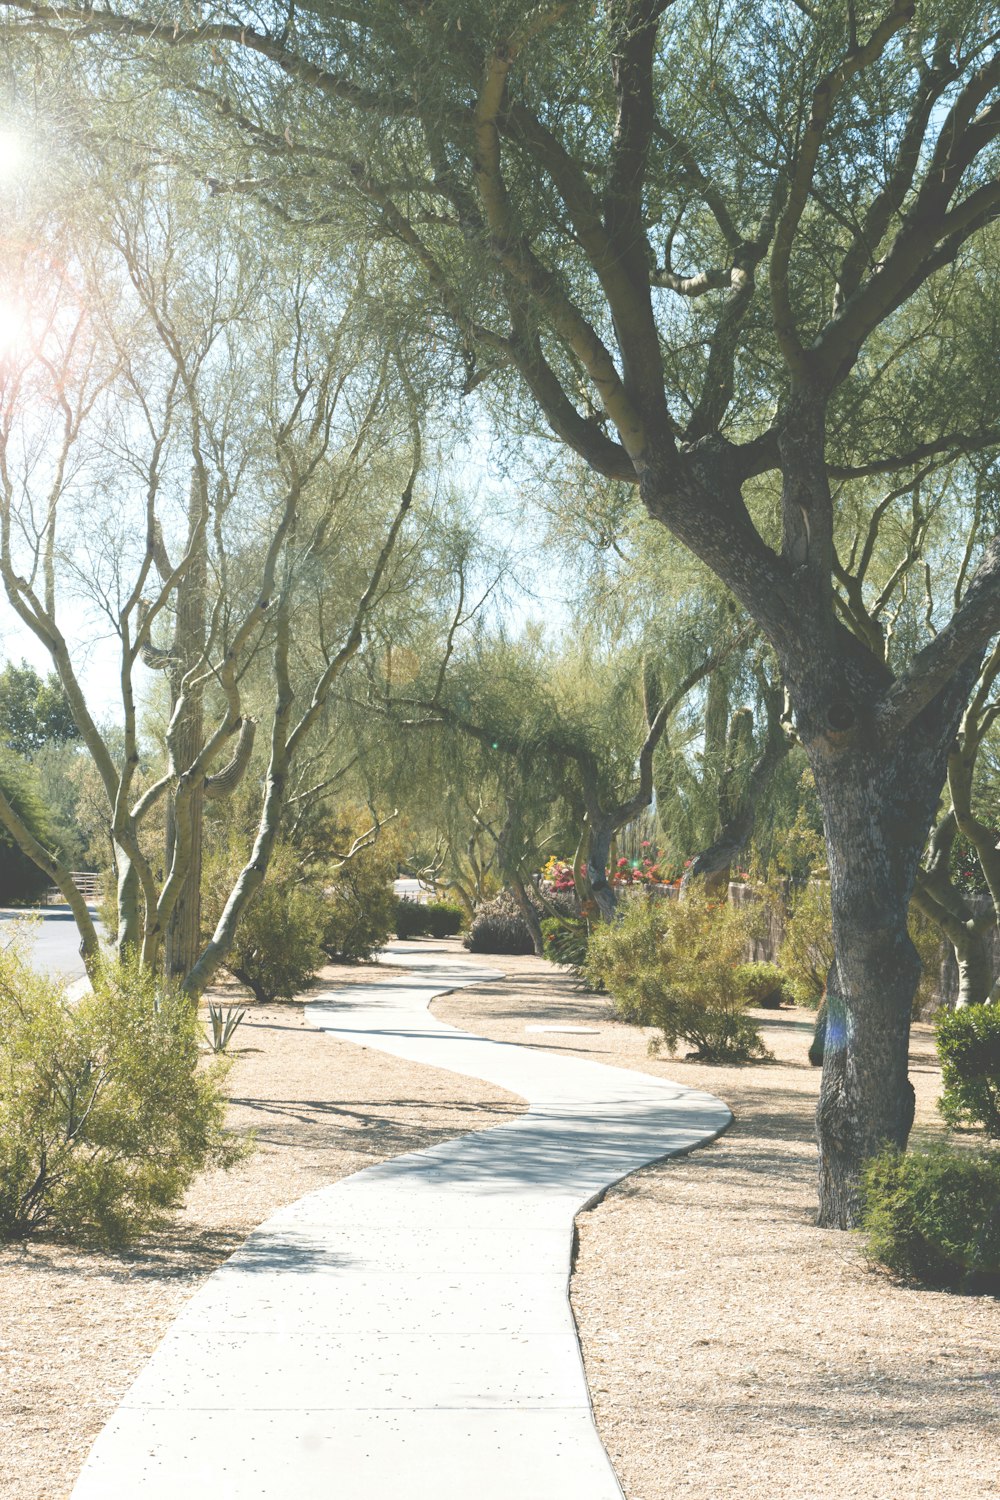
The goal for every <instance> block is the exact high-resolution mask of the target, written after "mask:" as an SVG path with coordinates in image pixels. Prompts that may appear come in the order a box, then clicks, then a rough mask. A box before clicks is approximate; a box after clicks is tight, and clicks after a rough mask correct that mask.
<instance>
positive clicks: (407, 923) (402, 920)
mask: <svg viewBox="0 0 1000 1500" xmlns="http://www.w3.org/2000/svg"><path fill="white" fill-rule="evenodd" d="M395 927H396V936H397V937H398V938H418V937H427V935H428V933H429V932H430V930H431V924H430V918H429V917H428V915H427V907H426V905H425V904H424V903H423V902H421V901H414V900H412V899H411V898H410V897H409V896H400V897H399V898H398V899H397V901H396V914H395Z"/></svg>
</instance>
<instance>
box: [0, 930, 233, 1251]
mask: <svg viewBox="0 0 1000 1500" xmlns="http://www.w3.org/2000/svg"><path fill="white" fill-rule="evenodd" d="M200 1040H201V1027H200V1024H199V1021H198V1013H197V1010H196V1008H195V1006H194V1005H193V1004H192V1002H191V1000H190V999H189V998H188V997H187V996H183V995H180V994H178V993H176V992H175V991H170V990H164V989H162V988H158V986H157V984H156V981H155V980H154V979H153V977H152V976H151V975H150V974H149V973H148V971H145V970H143V969H141V968H140V967H139V965H138V964H137V963H135V962H130V963H127V964H118V963H113V962H110V961H108V962H107V963H106V964H105V965H104V966H103V967H102V969H101V971H100V973H99V975H98V976H97V979H96V982H95V987H94V991H93V993H92V994H90V995H87V996H85V997H84V998H83V999H82V1000H80V1002H79V1003H78V1004H77V1005H74V1006H69V1005H67V1004H66V1001H65V998H64V996H63V993H62V990H61V988H60V987H59V986H58V985H57V984H54V983H53V982H52V981H51V980H49V979H47V978H44V977H42V976H40V975H38V974H35V973H33V972H32V971H30V970H29V969H28V968H27V967H26V966H25V965H24V964H22V963H21V962H20V960H19V959H18V958H17V957H16V956H13V955H11V954H10V953H6V954H3V955H0V1238H2V1239H13V1238H23V1237H24V1236H27V1235H30V1234H33V1233H36V1232H38V1231H40V1230H46V1231H52V1232H56V1233H58V1234H60V1235H63V1236H66V1237H69V1238H72V1239H74V1240H79V1241H88V1242H94V1243H98V1244H105V1245H120V1244H125V1243H128V1242H129V1241H131V1240H134V1239H135V1238H136V1237H137V1236H138V1235H140V1234H143V1233H144V1232H146V1231H148V1230H149V1229H150V1228H152V1227H153V1226H154V1225H155V1224H156V1223H157V1222H158V1221H160V1220H161V1219H162V1218H163V1217H164V1215H165V1213H166V1211H167V1210H168V1209H170V1208H172V1207H173V1206H174V1205H175V1204H176V1203H177V1202H178V1201H179V1199H180V1198H181V1196H182V1194H183V1193H184V1191H185V1189H186V1188H187V1186H188V1184H189V1183H190V1182H191V1180H192V1178H193V1177H194V1176H195V1173H196V1172H198V1171H200V1170H201V1168H203V1167H204V1166H206V1165H208V1164H214V1165H228V1164H230V1163H231V1162H232V1161H233V1160H234V1159H236V1157H237V1156H239V1155H240V1154H242V1152H241V1150H240V1149H238V1148H237V1147H236V1145H235V1144H227V1141H226V1138H225V1136H224V1134H223V1116H224V1112H225V1104H226V1101H225V1097H224V1095H223V1093H222V1091H221V1087H220V1083H221V1079H222V1077H223V1076H224V1073H225V1068H226V1064H224V1063H218V1062H217V1063H215V1064H213V1065H212V1066H210V1067H200V1066H199V1042H200Z"/></svg>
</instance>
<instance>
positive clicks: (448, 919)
mask: <svg viewBox="0 0 1000 1500" xmlns="http://www.w3.org/2000/svg"><path fill="white" fill-rule="evenodd" d="M464 925H465V913H464V911H463V910H462V908H461V907H460V906H454V905H453V904H452V903H451V902H450V901H427V902H420V901H412V900H410V898H409V897H407V896H401V897H400V898H399V900H398V901H397V902H396V936H397V937H398V938H418V937H433V938H446V937H457V936H458V934H459V933H460V932H461V930H462V928H463V926H464Z"/></svg>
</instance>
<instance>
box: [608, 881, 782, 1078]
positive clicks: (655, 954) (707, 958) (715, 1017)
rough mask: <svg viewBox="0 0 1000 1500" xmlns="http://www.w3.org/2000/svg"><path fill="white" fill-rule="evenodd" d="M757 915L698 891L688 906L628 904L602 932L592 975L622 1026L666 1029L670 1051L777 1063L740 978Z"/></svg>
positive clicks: (723, 1059)
mask: <svg viewBox="0 0 1000 1500" xmlns="http://www.w3.org/2000/svg"><path fill="white" fill-rule="evenodd" d="M751 921H752V914H751V913H748V912H747V911H746V910H745V909H740V908H735V907H732V906H730V905H729V904H728V903H726V902H717V901H712V900H710V899H709V898H708V897H707V896H706V895H705V894H704V893H703V892H700V891H692V892H691V893H690V894H688V895H687V896H686V897H685V899H684V900H683V901H662V900H653V901H650V900H648V899H647V898H646V897H645V896H643V895H638V896H635V897H632V898H629V899H627V900H625V901H624V902H623V903H622V909H621V916H620V919H619V920H618V921H616V922H613V923H605V924H602V925H601V926H599V927H595V928H594V929H593V930H592V932H591V935H590V943H589V947H588V951H587V964H586V973H587V977H588V979H589V980H590V981H591V983H594V984H603V985H604V986H605V988H606V989H607V990H608V992H609V994H610V995H611V997H612V999H613V1000H614V1002H615V1006H616V1009H617V1011H618V1014H619V1015H620V1016H621V1017H622V1019H623V1020H626V1021H632V1022H634V1023H636V1024H637V1025H640V1026H655V1027H657V1028H658V1029H659V1031H660V1033H661V1037H662V1041H663V1044H664V1045H665V1046H666V1047H667V1048H668V1050H669V1051H671V1052H676V1050H677V1047H678V1044H679V1043H680V1042H681V1041H684V1042H687V1043H689V1044H690V1045H691V1046H692V1047H693V1049H694V1050H693V1051H692V1052H691V1053H689V1054H688V1055H689V1056H690V1057H693V1058H698V1059H700V1060H703V1061H705V1062H749V1061H752V1060H754V1059H761V1058H767V1057H770V1055H771V1054H770V1053H769V1052H768V1050H767V1048H766V1047H765V1045H764V1042H763V1040H762V1038H761V1035H760V1032H759V1031H758V1029H757V1026H756V1024H755V1022H754V1021H753V1019H752V1018H751V1017H750V1016H748V1015H747V1014H746V1012H745V1010H744V1005H745V997H744V991H743V990H742V989H741V987H740V985H739V983H738V981H737V978H736V975H737V973H738V971H739V969H740V968H742V967H744V966H743V965H742V963H741V958H742V954H743V951H744V949H745V946H746V943H747V939H748V935H749V931H750V923H751Z"/></svg>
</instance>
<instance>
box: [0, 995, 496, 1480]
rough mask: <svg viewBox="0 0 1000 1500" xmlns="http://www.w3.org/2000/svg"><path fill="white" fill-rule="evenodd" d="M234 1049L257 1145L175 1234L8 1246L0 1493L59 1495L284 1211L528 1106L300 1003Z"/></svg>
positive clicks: (239, 1110)
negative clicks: (139, 1379)
mask: <svg viewBox="0 0 1000 1500" xmlns="http://www.w3.org/2000/svg"><path fill="white" fill-rule="evenodd" d="M387 970H388V966H380V967H374V966H368V967H365V968H350V969H349V968H348V967H347V966H341V965H338V966H336V967H335V968H331V969H330V970H328V971H327V972H326V974H325V976H324V979H325V982H326V983H328V984H343V983H346V982H348V980H349V981H350V982H351V983H357V982H360V983H366V982H372V981H375V980H378V979H379V978H381V977H382V976H383V975H384V974H385V973H386V972H387ZM390 972H391V971H390ZM225 999H226V1000H227V1001H231V1000H233V999H241V996H240V992H239V991H238V990H236V989H235V988H234V987H231V988H230V989H229V990H228V991H227V992H226V994H225ZM241 1003H245V1002H244V1001H243V1000H242V999H241ZM231 1055H232V1056H233V1057H234V1059H235V1061H234V1066H233V1069H232V1072H231V1073H230V1075H229V1079H228V1084H227V1086H228V1088H229V1090H230V1094H231V1098H232V1106H231V1111H230V1123H231V1125H232V1126H233V1128H234V1129H236V1130H240V1131H246V1130H253V1131H255V1132H256V1138H257V1149H256V1150H255V1151H254V1152H253V1154H252V1155H251V1156H249V1157H248V1158H247V1159H246V1160H245V1161H243V1162H241V1163H240V1164H239V1166H237V1167H236V1168H234V1170H233V1171H231V1172H229V1173H222V1172H209V1173H206V1174H205V1175H203V1176H202V1177H200V1178H199V1179H198V1180H197V1181H196V1182H195V1183H194V1184H193V1186H192V1189H191V1191H190V1193H189V1194H188V1197H187V1200H186V1202H185V1204H184V1207H183V1209H182V1210H181V1211H180V1212H179V1213H178V1215H177V1216H176V1218H175V1219H174V1221H173V1222H172V1224H171V1225H170V1228H169V1230H167V1231H165V1232H163V1233H160V1234H157V1235H155V1236H151V1237H150V1238H149V1239H148V1240H146V1241H145V1242H144V1243H143V1244H142V1245H141V1246H140V1247H139V1248H137V1249H135V1250H132V1251H130V1252H129V1253H128V1254H123V1255H107V1254H101V1253H98V1252H93V1251H80V1250H73V1249H70V1248H68V1247H66V1246H64V1245H58V1244H51V1243H48V1244H47V1243H37V1242H35V1243H31V1244H30V1245H29V1246H28V1247H27V1248H19V1247H16V1246H8V1247H6V1248H2V1247H0V1497H2V1500H64V1497H65V1496H67V1495H68V1494H69V1492H70V1490H71V1488H72V1486H73V1484H74V1482H75V1480H76V1477H77V1474H78V1473H79V1471H80V1468H81V1466H82V1464H83V1461H84V1459H85V1458H86V1455H87V1452H88V1450H89V1448H90V1445H91V1443H92V1442H93V1441H94V1438H95V1437H96V1436H97V1434H98V1432H99V1431H100V1429H101V1427H102V1426H103V1425H104V1423H105V1421H106V1420H107V1418H108V1417H109V1416H110V1414H111V1412H112V1411H113V1410H114V1408H115V1407H116V1406H117V1404H118V1401H119V1399H120V1398H121V1396H122V1394H123V1392H124V1391H125V1390H126V1388H127V1387H128V1385H129V1383H130V1382H131V1380H132V1379H133V1377H134V1376H135V1375H136V1373H137V1372H138V1371H139V1369H140V1368H141V1367H142V1365H143V1364H145V1362H146V1360H147V1359H148V1357H149V1355H150V1354H151V1353H152V1351H153V1350H154V1349H155V1347H156V1345H157V1344H158V1343H159V1341H160V1339H161V1338H162V1336H163V1334H164V1333H165V1332H166V1329H167V1327H168V1325H169V1324H170V1322H171V1320H172V1319H173V1318H174V1317H175V1315H176V1314H177V1312H178V1311H179V1310H180V1308H181V1306H182V1304H183V1303H184V1302H185V1301H186V1300H187V1298H188V1297H190V1296H191V1294H192V1292H194V1290H195V1289H196V1287H197V1286H198V1285H199V1283H200V1282H202V1281H203V1280H204V1279H205V1277H206V1276H208V1275H209V1274H210V1273H211V1272H212V1271H213V1270H214V1269H215V1267H216V1266H217V1265H218V1264H219V1263H220V1261H223V1260H225V1259H226V1257H227V1256H228V1255H230V1254H231V1253H232V1251H233V1250H234V1249H235V1248H236V1246H237V1245H238V1244H239V1243H240V1242H241V1240H243V1239H244V1238H245V1236H246V1234H247V1233H248V1232H249V1231H250V1230H251V1229H253V1228H254V1226H255V1225H257V1224H259V1223H260V1222H261V1220H262V1219H265V1218H267V1216H268V1215H269V1214H270V1213H272V1212H273V1211H274V1210H275V1209H276V1208H279V1207H280V1206H281V1205H282V1204H284V1203H289V1202H291V1201H293V1200H294V1199H296V1198H299V1197H301V1196H302V1194H303V1193H308V1192H312V1191H313V1190H314V1189H315V1188H318V1187H322V1186H323V1185H324V1184H325V1183H329V1182H335V1181H337V1180H338V1179H339V1178H341V1177H346V1176H348V1175H349V1174H350V1173H352V1172H357V1171H360V1170H361V1169H362V1168H363V1167H369V1166H371V1165H372V1164H373V1163H374V1162H377V1161H383V1160H385V1158H387V1157H390V1156H399V1155H401V1154H402V1153H403V1152H406V1151H414V1150H417V1149H419V1148H421V1147H424V1146H429V1145H433V1144H434V1143H435V1142H436V1141H440V1140H444V1139H447V1138H448V1137H449V1136H454V1135H461V1134H463V1133H464V1132H465V1131H467V1130H481V1129H485V1128H486V1127H487V1126H490V1125H498V1124H500V1123H501V1122H502V1121H503V1120H505V1119H507V1118H509V1116H510V1115H511V1114H512V1113H514V1114H516V1113H518V1112H520V1110H521V1109H522V1108H523V1101H521V1100H518V1099H515V1098H514V1096H512V1095H510V1094H505V1093H504V1092H503V1091H502V1090H499V1089H496V1088H493V1087H492V1086H491V1085H488V1084H484V1083H479V1082H477V1081H475V1080H473V1079H468V1080H467V1079H464V1078H462V1077H460V1076H458V1075H456V1074H454V1073H445V1072H441V1071H439V1070H438V1069H436V1068H421V1067H414V1066H412V1065H411V1064H409V1063H406V1062H402V1061H399V1060H397V1059H395V1058H392V1057H388V1056H386V1054H385V1053H383V1052H374V1051H369V1050H368V1049H366V1048H363V1047H358V1046H354V1045H352V1044H351V1043H349V1042H340V1041H336V1040H334V1039H333V1038H332V1037H328V1036H324V1035H323V1034H322V1033H321V1032H319V1031H316V1030H314V1029H313V1028H312V1027H311V1026H309V1025H307V1023H306V1021H305V1020H304V1016H303V1008H302V1006H301V1005H275V1006H270V1007H263V1006H258V1005H253V1004H251V1005H250V1007H249V1014H248V1016H247V1019H246V1020H245V1021H244V1022H243V1025H242V1026H241V1027H240V1029H239V1031H238V1032H237V1034H236V1038H235V1042H234V1044H233V1047H232V1048H231ZM220 1441H225V1435H224V1434H222V1435H221V1436H220ZM219 1500H226V1497H225V1496H222V1495H220V1496H219ZM289 1500H294V1497H293V1496H290V1497H289Z"/></svg>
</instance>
